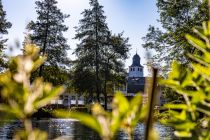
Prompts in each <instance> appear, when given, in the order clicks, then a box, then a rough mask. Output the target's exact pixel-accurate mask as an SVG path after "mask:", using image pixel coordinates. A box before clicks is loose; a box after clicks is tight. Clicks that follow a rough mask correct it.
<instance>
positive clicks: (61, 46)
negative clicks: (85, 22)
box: [28, 0, 70, 82]
mask: <svg viewBox="0 0 210 140" xmlns="http://www.w3.org/2000/svg"><path fill="white" fill-rule="evenodd" d="M35 4H36V12H37V14H38V17H37V20H36V21H31V22H30V23H29V25H28V28H29V30H31V31H32V33H31V35H30V39H31V42H32V43H35V44H36V45H37V46H39V47H40V48H41V51H40V53H41V54H42V55H47V58H48V59H47V61H46V62H45V64H44V65H42V66H41V68H40V69H39V76H43V77H44V79H45V80H50V79H49V77H50V76H53V75H52V73H49V72H51V71H54V70H56V71H59V69H60V68H61V67H62V68H64V69H65V67H66V66H68V65H69V59H68V58H67V50H69V49H70V47H69V45H68V44H67V39H66V38H65V37H64V36H63V32H66V31H67V30H68V27H67V26H66V25H64V20H65V19H66V18H68V17H69V15H66V14H63V13H62V12H61V11H60V9H58V7H57V1H56V0H38V1H36V2H35ZM53 69H54V70H53ZM46 74H47V76H46ZM54 76H55V75H54ZM56 76H59V74H58V75H56ZM47 78H48V79H47ZM55 78H56V77H52V78H51V80H54V79H55ZM57 79H59V78H57ZM51 82H53V81H51Z"/></svg>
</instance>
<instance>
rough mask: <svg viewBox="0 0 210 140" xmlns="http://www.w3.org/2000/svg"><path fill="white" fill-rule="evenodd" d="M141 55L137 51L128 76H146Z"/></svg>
mask: <svg viewBox="0 0 210 140" xmlns="http://www.w3.org/2000/svg"><path fill="white" fill-rule="evenodd" d="M140 60H141V58H140V56H139V55H138V54H137V53H136V54H135V55H134V56H133V63H132V65H131V66H130V67H129V74H128V77H144V73H143V68H144V67H143V66H142V65H141V64H140Z"/></svg>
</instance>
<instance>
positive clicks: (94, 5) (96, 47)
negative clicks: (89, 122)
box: [73, 0, 130, 106]
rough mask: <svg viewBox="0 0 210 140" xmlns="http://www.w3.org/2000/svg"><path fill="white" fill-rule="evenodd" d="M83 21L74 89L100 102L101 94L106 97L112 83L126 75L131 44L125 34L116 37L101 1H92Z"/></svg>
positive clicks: (79, 35)
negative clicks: (110, 27) (95, 96)
mask: <svg viewBox="0 0 210 140" xmlns="http://www.w3.org/2000/svg"><path fill="white" fill-rule="evenodd" d="M82 15H83V18H82V19H81V20H80V21H79V25H78V26H77V27H76V35H75V39H78V40H79V41H80V42H79V44H77V48H76V49H75V52H74V53H75V54H76V56H77V59H76V61H74V67H73V86H74V87H75V90H76V91H78V92H79V93H89V94H90V96H91V97H93V93H96V95H97V101H98V102H99V101H100V99H99V98H100V94H101V93H103V94H104V96H105V106H106V94H107V90H109V86H107V85H108V83H112V87H113V85H114V82H116V81H117V82H119V80H117V78H116V77H120V76H121V77H122V76H124V75H125V69H124V64H123V62H122V61H123V60H125V59H126V58H127V57H128V51H129V47H130V45H129V44H128V38H124V37H123V33H119V34H117V35H112V33H111V32H110V30H109V28H108V26H107V23H106V16H104V11H103V6H101V5H100V4H99V2H98V0H90V9H85V10H84V11H83V12H82Z"/></svg>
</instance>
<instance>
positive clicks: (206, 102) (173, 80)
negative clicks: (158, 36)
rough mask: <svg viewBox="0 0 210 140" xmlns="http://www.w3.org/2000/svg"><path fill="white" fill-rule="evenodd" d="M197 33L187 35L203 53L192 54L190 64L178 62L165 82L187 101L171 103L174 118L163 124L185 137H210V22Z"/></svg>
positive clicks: (205, 23)
mask: <svg viewBox="0 0 210 140" xmlns="http://www.w3.org/2000/svg"><path fill="white" fill-rule="evenodd" d="M193 31H194V33H195V35H194V36H192V35H189V34H187V35H186V38H187V40H188V42H189V43H190V44H191V45H192V46H193V47H195V48H197V49H198V50H199V51H200V53H199V54H188V56H189V57H190V58H191V59H192V61H193V62H192V63H190V67H183V66H182V65H181V64H179V63H177V62H174V63H173V65H172V71H171V72H170V74H169V76H168V79H167V80H162V81H161V84H164V85H165V86H168V87H170V88H171V89H172V90H174V91H176V92H177V93H179V94H180V95H182V96H183V97H184V100H185V104H167V105H165V107H166V108H169V114H170V116H171V118H170V119H169V120H166V121H163V123H165V124H168V125H172V126H173V127H174V128H175V135H176V136H178V137H181V138H192V139H199V140H204V139H205V140H207V139H210V88H209V87H210V61H209V60H210V43H209V42H210V40H209V37H210V22H203V27H196V28H194V29H193Z"/></svg>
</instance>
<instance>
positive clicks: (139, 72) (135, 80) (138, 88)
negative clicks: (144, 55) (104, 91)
mask: <svg viewBox="0 0 210 140" xmlns="http://www.w3.org/2000/svg"><path fill="white" fill-rule="evenodd" d="M140 61H141V58H140V56H139V55H138V54H137V53H136V54H135V55H134V56H133V62H132V65H131V66H129V73H128V76H127V79H126V80H127V88H126V89H127V94H136V93H138V92H144V85H145V77H144V67H143V66H142V65H141V63H140Z"/></svg>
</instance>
